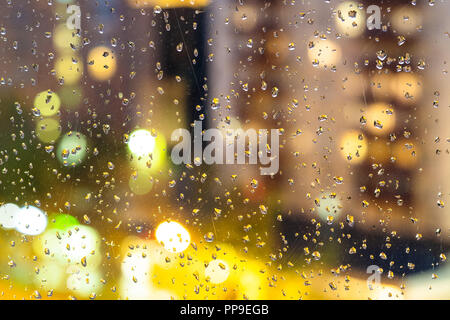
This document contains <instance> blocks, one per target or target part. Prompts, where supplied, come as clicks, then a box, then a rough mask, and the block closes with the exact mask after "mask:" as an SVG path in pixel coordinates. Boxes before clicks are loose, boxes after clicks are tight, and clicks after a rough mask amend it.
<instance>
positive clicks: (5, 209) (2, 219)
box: [0, 203, 20, 229]
mask: <svg viewBox="0 0 450 320" xmlns="http://www.w3.org/2000/svg"><path fill="white" fill-rule="evenodd" d="M19 211H20V208H19V207H18V206H16V205H15V204H13V203H6V204H4V205H2V206H1V207H0V225H1V226H2V227H3V228H5V229H14V228H15V227H16V221H17V215H18V213H19Z"/></svg>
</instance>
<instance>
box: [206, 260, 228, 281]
mask: <svg viewBox="0 0 450 320" xmlns="http://www.w3.org/2000/svg"><path fill="white" fill-rule="evenodd" d="M229 275H230V267H229V266H228V264H227V263H226V262H225V261H223V260H211V261H210V262H209V263H208V266H207V267H206V268H205V277H206V278H207V279H209V281H210V282H211V283H215V284H219V283H222V282H224V281H226V280H227V278H228V276H229Z"/></svg>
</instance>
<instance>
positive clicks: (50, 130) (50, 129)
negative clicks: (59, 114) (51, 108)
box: [36, 118, 61, 143]
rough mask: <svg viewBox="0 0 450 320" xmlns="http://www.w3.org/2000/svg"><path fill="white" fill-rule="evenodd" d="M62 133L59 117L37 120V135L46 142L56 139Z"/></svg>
mask: <svg viewBox="0 0 450 320" xmlns="http://www.w3.org/2000/svg"><path fill="white" fill-rule="evenodd" d="M60 135H61V126H60V124H59V121H58V119H54V118H44V119H42V120H39V121H37V122H36V136H37V137H38V138H39V140H41V141H42V142H44V143H51V142H54V141H56V140H57V139H58V138H59V136H60Z"/></svg>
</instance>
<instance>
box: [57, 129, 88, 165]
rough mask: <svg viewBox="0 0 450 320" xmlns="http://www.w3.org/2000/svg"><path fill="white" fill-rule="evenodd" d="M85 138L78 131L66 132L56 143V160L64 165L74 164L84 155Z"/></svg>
mask: <svg viewBox="0 0 450 320" xmlns="http://www.w3.org/2000/svg"><path fill="white" fill-rule="evenodd" d="M86 148H87V139H86V137H85V136H84V135H83V134H81V133H79V132H74V131H71V132H68V133H66V134H65V135H64V136H63V137H62V138H61V140H60V141H59V143H58V147H57V150H56V152H57V157H58V160H59V161H60V162H61V163H63V164H64V165H66V166H76V165H78V164H80V163H81V162H82V161H83V160H84V158H85V157H86V153H87V152H86V151H87V150H86Z"/></svg>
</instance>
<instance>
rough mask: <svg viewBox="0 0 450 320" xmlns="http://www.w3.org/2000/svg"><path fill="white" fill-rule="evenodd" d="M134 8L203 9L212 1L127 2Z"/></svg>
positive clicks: (139, 0) (166, 0)
mask: <svg viewBox="0 0 450 320" xmlns="http://www.w3.org/2000/svg"><path fill="white" fill-rule="evenodd" d="M127 2H128V4H129V5H130V6H131V7H133V8H146V7H155V6H159V7H161V8H179V7H203V6H206V5H208V4H209V2H210V0H127Z"/></svg>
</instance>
